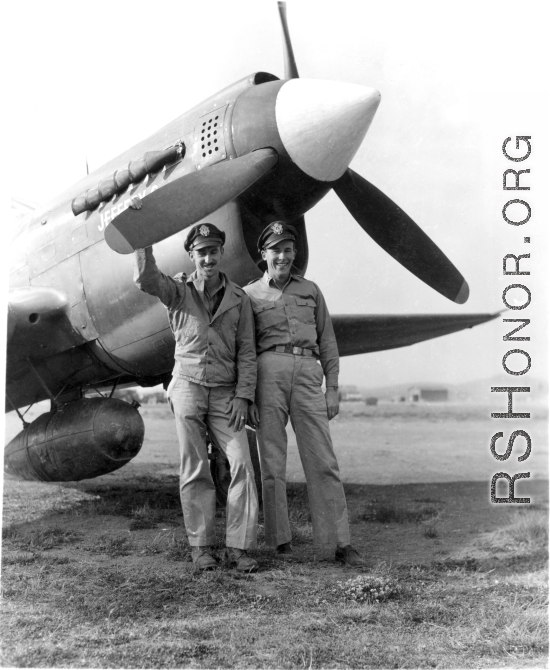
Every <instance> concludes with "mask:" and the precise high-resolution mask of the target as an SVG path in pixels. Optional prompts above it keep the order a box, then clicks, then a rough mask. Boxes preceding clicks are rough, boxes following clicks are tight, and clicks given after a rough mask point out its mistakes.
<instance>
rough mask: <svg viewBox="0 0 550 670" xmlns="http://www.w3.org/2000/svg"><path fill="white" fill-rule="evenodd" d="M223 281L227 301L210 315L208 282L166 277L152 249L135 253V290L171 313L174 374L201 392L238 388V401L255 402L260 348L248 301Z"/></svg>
mask: <svg viewBox="0 0 550 670" xmlns="http://www.w3.org/2000/svg"><path fill="white" fill-rule="evenodd" d="M220 275H221V280H222V286H221V287H220V290H222V288H223V287H225V288H224V296H223V298H222V301H221V303H220V305H219V307H218V309H217V310H216V312H215V314H213V315H211V314H210V313H209V311H210V310H209V307H210V305H211V303H209V300H208V297H207V296H206V295H205V291H204V282H203V281H202V280H200V279H199V278H198V277H197V274H196V273H195V272H193V274H191V275H190V277H189V278H187V277H186V275H185V274H184V273H180V274H178V275H176V276H175V277H167V276H166V275H165V274H163V273H162V272H161V271H160V270H159V269H158V267H157V264H156V262H155V258H154V256H153V250H152V248H151V247H148V248H147V249H138V250H137V251H136V252H135V270H134V282H135V284H136V286H137V287H138V288H139V289H141V290H142V291H144V292H145V293H149V294H150V295H154V296H156V297H157V298H158V299H159V300H160V301H161V302H162V303H163V304H164V306H165V307H166V308H167V310H168V320H169V322H170V328H171V329H172V332H173V333H174V338H175V340H176V351H175V354H174V357H175V359H176V364H175V366H174V370H173V373H172V374H173V375H174V376H178V377H182V378H183V379H187V380H188V381H191V382H195V383H196V384H201V385H202V386H233V385H235V384H236V387H237V388H236V392H235V395H236V396H237V397H239V398H246V399H247V400H251V401H253V400H254V394H255V391H256V346H255V341H254V316H253V313H252V307H251V303H250V299H249V298H248V296H247V295H246V294H245V292H244V291H243V290H242V288H240V287H239V286H237V285H236V284H234V283H233V282H232V281H230V280H229V279H228V278H227V277H226V276H225V275H224V274H222V273H220ZM214 295H216V294H214Z"/></svg>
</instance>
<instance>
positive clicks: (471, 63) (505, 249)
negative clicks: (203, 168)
mask: <svg viewBox="0 0 550 670" xmlns="http://www.w3.org/2000/svg"><path fill="white" fill-rule="evenodd" d="M287 5H288V20H289V25H290V32H291V36H292V41H293V46H294V53H295V57H296V61H297V64H298V69H299V72H300V76H301V77H302V78H313V79H327V80H337V81H346V82H351V83H357V84H362V85H365V86H371V87H374V88H377V89H378V90H380V92H381V94H382V102H381V104H380V107H379V109H378V112H377V114H376V116H375V118H374V121H373V123H372V125H371V127H370V130H369V132H368V134H367V136H366V138H365V140H364V142H363V144H362V146H361V147H360V149H359V151H358V153H357V155H356V156H355V158H354V159H353V161H352V163H351V167H352V168H353V169H354V170H355V171H356V172H358V173H359V174H361V175H362V176H364V177H365V178H366V179H368V180H369V181H372V182H373V183H374V184H375V185H376V186H378V188H380V189H382V190H383V191H384V192H385V193H386V194H387V195H389V196H390V197H391V198H392V199H393V200H394V201H395V202H396V203H398V204H399V205H400V206H401V207H402V208H403V209H404V210H405V211H406V212H407V213H408V214H409V215H410V216H411V217H412V218H413V219H414V220H415V221H416V222H417V223H418V224H419V225H420V226H421V227H422V228H423V229H424V230H425V232H426V233H427V234H428V235H429V236H430V237H432V239H433V240H434V241H435V242H436V243H437V244H438V245H439V246H440V247H441V248H442V249H443V250H444V252H445V253H446V254H447V255H448V256H449V257H450V258H451V260H452V261H453V262H454V264H455V265H456V266H457V267H458V269H459V270H460V271H461V272H462V274H463V275H464V276H465V278H466V279H467V281H468V283H469V285H470V291H471V294H470V299H469V301H468V302H467V303H466V304H465V305H455V304H453V303H451V302H450V301H448V300H447V299H445V298H443V297H442V296H440V295H439V294H438V293H436V292H434V291H433V290H432V289H430V288H429V287H427V286H425V285H424V284H423V283H422V282H420V281H419V280H418V279H416V278H415V277H413V276H412V275H410V274H409V273H408V272H407V271H406V270H404V269H403V268H401V266H399V265H398V264H397V263H396V262H395V261H393V260H392V259H391V258H390V257H389V256H387V255H386V254H385V253H384V252H383V251H382V250H381V249H380V248H378V247H377V246H376V244H375V243H374V242H372V241H371V240H370V238H369V237H368V236H367V235H366V234H365V233H364V232H363V231H362V230H361V229H360V228H359V226H358V225H357V224H356V223H355V222H354V220H353V219H352V217H351V216H350V214H349V213H348V212H347V210H346V209H345V207H344V206H343V205H342V203H341V202H340V201H339V199H338V198H337V196H336V195H335V194H334V193H330V194H328V195H327V196H326V197H325V198H324V199H323V200H322V201H321V202H320V203H319V204H318V205H317V206H316V207H315V208H314V209H313V210H311V211H310V212H309V214H308V215H307V216H306V221H307V229H308V238H309V245H310V262H309V268H308V272H307V276H308V277H309V278H310V279H312V280H314V281H316V282H317V283H318V284H319V285H320V287H321V288H322V290H323V292H324V295H325V298H326V300H327V303H328V306H329V309H330V311H331V313H333V314H353V313H355V314H363V313H365V314H368V313H373V314H380V313H395V314H399V313H453V312H454V313H459V314H463V313H470V312H496V311H499V310H501V309H503V308H504V307H503V303H502V292H503V290H504V289H505V288H506V286H507V285H509V284H510V283H524V284H526V285H528V288H529V289H530V291H531V294H532V302H531V305H529V307H528V308H526V309H524V310H518V311H515V312H508V314H505V315H503V316H504V318H530V319H531V320H532V323H531V341H530V342H525V343H514V344H515V345H521V347H516V346H514V347H511V346H509V345H510V343H507V342H503V340H502V337H503V335H504V334H505V333H506V332H508V330H510V328H507V326H508V324H503V322H502V318H499V319H497V320H495V321H493V322H491V323H490V324H486V325H483V326H480V327H477V328H475V329H473V330H468V331H467V332H462V333H458V334H454V335H450V336H446V337H444V338H439V339H436V340H431V341H428V342H426V343H422V344H419V345H415V346H414V347H407V348H403V349H400V350H394V351H389V352H382V353H376V354H366V355H361V356H353V357H349V358H344V359H342V360H341V383H342V384H346V383H347V384H356V385H359V386H362V387H369V386H371V387H374V386H382V385H385V384H396V383H411V384H412V383H418V382H438V383H445V382H446V383H462V382H466V381H469V380H473V379H480V378H486V377H493V376H495V375H499V374H500V373H502V364H501V361H502V357H503V356H504V354H505V353H506V352H507V351H508V350H509V349H510V348H522V347H524V348H525V349H526V350H527V351H528V353H529V355H530V356H531V359H532V367H531V370H530V371H529V373H528V374H527V375H525V377H524V378H522V379H526V378H527V377H529V376H530V375H532V376H534V377H538V378H543V377H546V374H547V366H548V362H547V355H546V350H547V320H546V314H547V312H548V309H547V308H548V293H547V288H546V281H545V279H546V275H547V274H548V273H547V270H546V267H547V259H548V233H547V225H546V224H547V221H548V215H547V213H545V207H546V208H547V207H548V205H547V203H546V202H545V195H546V193H547V189H548V183H550V181H549V179H548V176H549V175H548V164H549V160H548V159H549V158H550V151H549V149H550V144H549V137H548V122H547V120H548V118H550V115H549V112H550V109H549V89H548V82H547V80H548V77H547V71H545V70H544V65H543V63H546V62H547V59H548V50H547V48H546V47H544V44H545V43H546V35H545V34H544V27H545V25H546V21H545V20H544V19H545V17H544V16H543V3H541V2H531V3H523V4H522V5H519V4H518V3H517V2H515V1H514V2H510V1H508V0H503V1H500V2H493V1H492V0H491V1H484V0H477V1H476V2H473V1H471V0H464V1H463V2H461V3H442V2H432V1H431V0H417V1H416V2H414V3H412V2H402V1H400V0H399V1H397V0H386V1H385V2H383V3H373V2H366V1H361V2H359V1H357V0H340V1H339V2H338V3H332V2H330V3H329V2H324V1H320V0H288V3H287ZM5 20H6V26H7V30H6V33H7V34H6V36H5V42H6V53H9V54H11V58H10V59H9V64H8V65H7V71H8V72H7V75H8V76H7V83H6V88H7V90H8V91H9V100H10V105H9V111H8V116H7V119H6V120H5V122H4V127H5V129H6V130H7V135H8V137H7V145H8V160H7V163H6V164H5V165H4V171H5V173H6V178H5V180H4V183H7V184H8V191H9V195H11V196H14V197H17V198H20V199H23V200H27V201H34V202H37V203H40V204H45V203H46V202H47V201H48V199H50V198H52V197H54V196H56V195H57V194H58V193H59V192H61V191H63V190H64V189H65V188H66V187H68V186H69V185H70V184H71V183H73V182H75V181H77V180H78V179H80V178H81V177H82V176H83V175H84V174H85V170H86V160H87V161H88V165H89V167H90V170H93V169H96V168H97V167H99V166H100V165H102V164H103V163H105V162H106V161H107V160H109V159H110V158H112V157H114V156H116V155H117V154H118V153H120V152H122V151H124V150H125V149H127V148H129V147H130V146H132V145H133V144H136V143H137V142H138V141H140V140H142V139H144V138H145V137H147V136H149V135H150V134H152V133H153V132H155V131H156V130H157V129H158V128H160V127H162V126H163V125H164V124H166V123H167V122H169V121H171V120H172V119H173V118H175V117H177V116H179V115H180V114H182V113H183V112H184V111H185V110H187V109H188V108H190V107H192V106H193V105H195V104H197V103H198V102H200V101H201V100H202V99H204V98H206V97H208V96H209V95H211V94H212V93H214V92H215V91H217V90H219V89H221V88H223V87H225V86H226V85H228V84H230V83H231V82H233V81H236V80H238V79H240V78H242V77H244V76H246V75H248V74H250V73H252V72H255V71H260V70H263V71H267V72H272V73H274V74H276V75H277V76H280V77H282V76H283V59H282V47H281V31H280V25H279V20H278V13H277V6H276V2H275V0H234V1H233V2H231V3H229V2H226V1H219V0H211V1H210V2H201V3H198V2H185V1H183V0H180V1H179V2H175V1H171V0H170V1H169V0H164V1H163V0H160V1H159V2H156V3H150V2H139V1H137V2H136V1H135V0H133V1H132V2H129V1H127V0H110V1H109V2H104V1H102V0H94V2H89V1H87V0H80V1H79V2H78V3H75V2H62V1H59V0H50V2H48V3H43V2H25V1H21V2H18V3H11V4H10V6H8V8H7V10H5ZM517 135H530V136H531V137H532V140H531V142H532V154H531V156H530V157H529V158H528V159H527V160H525V161H523V162H520V163H518V162H511V161H509V160H507V159H506V158H505V157H504V156H503V153H502V149H501V147H502V144H503V141H504V139H505V138H506V137H512V138H515V136H517ZM509 147H510V151H513V143H511V144H510V145H509ZM515 155H518V154H515ZM508 168H514V169H530V170H531V172H530V173H529V174H526V175H523V177H524V181H523V182H522V183H525V184H526V185H529V186H530V187H531V190H530V191H522V192H521V195H519V196H518V195H517V193H518V192H505V191H503V189H502V174H503V171H504V170H505V169H508ZM517 197H519V198H523V199H525V200H526V201H528V203H529V205H530V206H531V209H532V216H531V219H530V221H529V222H527V223H526V224H525V225H523V226H510V225H509V224H507V223H506V222H505V221H504V220H503V217H502V208H503V206H504V204H505V203H506V202H507V201H508V200H510V199H513V198H517ZM516 207H517V206H516ZM509 211H510V213H512V215H514V210H513V209H510V210H509ZM520 211H521V210H520V209H517V210H516V212H515V215H517V216H519V214H520ZM525 236H530V238H531V243H529V244H526V243H524V241H523V240H524V237H525ZM509 253H514V254H516V255H517V254H525V253H530V254H531V258H530V259H526V261H527V262H528V263H529V265H528V267H527V269H529V270H530V271H531V275H529V276H528V277H522V278H521V281H517V279H518V278H516V279H514V278H510V277H504V276H503V275H502V258H503V256H504V255H505V254H509ZM508 298H509V300H510V301H513V300H516V302H518V304H520V303H519V301H520V300H521V299H522V294H521V292H519V291H516V293H515V294H514V292H512V293H510V294H509V296H508ZM515 356H516V359H514V358H511V359H509V363H511V364H513V365H515V366H516V368H517V369H520V368H521V367H522V359H521V357H518V355H515ZM514 381H517V378H514Z"/></svg>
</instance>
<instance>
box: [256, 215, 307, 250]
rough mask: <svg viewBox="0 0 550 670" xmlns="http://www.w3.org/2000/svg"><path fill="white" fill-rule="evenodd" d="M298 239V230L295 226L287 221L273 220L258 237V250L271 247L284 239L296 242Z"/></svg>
mask: <svg viewBox="0 0 550 670" xmlns="http://www.w3.org/2000/svg"><path fill="white" fill-rule="evenodd" d="M297 239H298V232H297V230H296V228H294V226H291V225H290V224H289V223H286V222H285V221H273V222H272V223H270V224H269V225H268V226H266V227H265V228H264V229H263V231H262V234H261V235H260V237H259V238H258V251H263V250H264V249H269V247H272V246H273V245H274V244H277V243H278V242H282V241H283V240H292V241H293V242H296V240H297Z"/></svg>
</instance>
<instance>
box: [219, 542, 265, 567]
mask: <svg viewBox="0 0 550 670" xmlns="http://www.w3.org/2000/svg"><path fill="white" fill-rule="evenodd" d="M225 558H226V560H227V562H228V563H229V565H230V566H233V565H234V566H235V567H236V568H237V570H238V571H239V572H254V571H256V570H257V569H258V561H256V560H255V559H254V558H252V557H251V556H249V555H248V554H247V553H246V551H245V550H244V549H237V548H236V547H227V548H226V550H225Z"/></svg>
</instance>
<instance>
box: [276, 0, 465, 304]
mask: <svg viewBox="0 0 550 670" xmlns="http://www.w3.org/2000/svg"><path fill="white" fill-rule="evenodd" d="M278 5H279V14H280V18H281V25H282V29H283V49H284V59H285V78H286V79H297V78H298V69H297V66H296V61H295V59H294V52H293V49H292V43H291V40H290V34H289V31H288V25H287V18H286V2H283V1H281V0H280V1H279V2H278ZM306 81H307V80H306ZM306 81H304V80H301V81H300V82H299V83H298V82H288V83H287V84H285V86H283V88H282V89H281V93H280V95H279V97H278V99H277V109H276V113H277V125H278V128H279V133H280V135H281V139H282V141H283V143H284V145H285V148H286V150H287V151H288V153H289V155H290V157H291V158H292V160H293V161H294V162H295V163H296V164H297V165H298V167H300V168H301V169H302V170H303V171H304V172H305V173H306V174H308V175H309V176H311V177H314V178H315V179H318V180H320V181H333V180H334V181H335V182H336V183H335V184H334V186H333V188H334V190H335V192H336V194H337V195H338V197H339V198H340V200H341V201H342V202H343V203H344V205H345V207H346V208H347V210H348V211H349V213H350V214H351V215H352V216H353V218H354V219H355V220H356V221H357V223H358V224H359V225H360V226H361V228H362V229H363V230H364V231H365V232H366V233H367V234H368V235H370V236H371V237H372V239H373V240H374V241H375V242H376V243H377V244H379V245H380V246H381V247H382V249H384V251H386V252H387V253H388V254H390V256H392V258H394V259H395V260H396V261H397V262H398V263H401V265H403V267H405V268H406V269H407V270H409V272H412V274H414V275H415V276H416V277H418V278H419V279H421V280H422V281H423V282H425V283H426V284H428V286H431V288H433V289H435V290H436V291H438V292H439V293H441V294H442V295H444V296H445V297H446V298H449V300H453V301H454V302H456V303H458V304H463V303H465V302H466V300H467V299H468V296H469V292H470V290H469V288H468V284H467V283H466V281H465V279H464V277H462V275H461V274H460V272H459V271H458V270H457V269H456V268H455V266H454V265H453V264H452V263H451V261H450V260H449V259H448V258H447V257H446V256H445V254H444V253H443V252H442V251H441V249H439V247H438V246H437V245H436V244H435V243H434V242H432V240H431V239H430V238H429V237H428V236H427V235H426V233H424V232H423V230H422V229H421V228H420V227H419V226H418V225H417V224H416V223H415V222H414V221H413V220H412V219H411V218H410V216H408V215H407V214H406V213H405V212H404V211H403V210H402V209H401V208H400V207H399V206H398V205H396V204H395V203H394V202H393V201H392V200H391V199H390V198H389V197H388V196H387V195H385V194H384V193H382V191H380V190H379V189H377V188H376V186H374V185H373V184H371V183H370V182H368V181H367V180H366V179H364V178H363V177H361V176H360V175H358V174H357V173H356V172H354V171H353V170H350V169H346V168H348V166H349V164H350V162H351V160H352V158H353V156H354V155H355V153H356V151H357V149H358V148H359V145H360V144H361V142H362V140H363V138H364V136H365V134H366V132H367V130H368V129H369V126H370V124H371V121H372V119H373V117H374V114H375V113H376V110H377V109H378V105H379V103H380V94H379V93H378V91H376V90H374V89H367V88H364V87H362V86H354V85H352V84H338V83H336V82H315V81H307V84H306ZM329 85H332V86H333V88H332V89H331V90H330V91H329V88H328V86H329ZM296 109H299V110H300V114H296ZM312 134H315V136H316V138H317V140H318V139H319V137H322V138H323V141H322V142H319V141H317V143H316V142H315V141H313V142H312V141H311V139H310V136H311V135H312Z"/></svg>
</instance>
